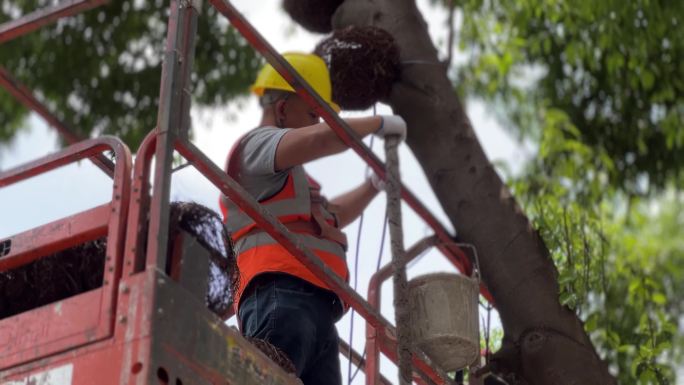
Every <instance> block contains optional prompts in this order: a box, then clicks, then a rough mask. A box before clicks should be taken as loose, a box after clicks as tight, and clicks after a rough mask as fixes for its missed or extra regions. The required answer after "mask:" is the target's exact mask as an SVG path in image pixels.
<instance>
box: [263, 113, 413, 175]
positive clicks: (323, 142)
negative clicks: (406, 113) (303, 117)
mask: <svg viewBox="0 0 684 385" xmlns="http://www.w3.org/2000/svg"><path fill="white" fill-rule="evenodd" d="M345 121H346V122H347V124H348V125H349V127H351V129H352V130H353V131H354V132H355V133H356V134H357V135H358V136H359V137H361V138H363V137H365V136H367V135H368V134H378V135H382V136H384V135H385V134H399V135H402V136H405V135H406V123H404V121H403V120H402V119H401V118H400V117H398V116H391V117H388V116H385V117H382V116H371V117H365V118H349V119H345ZM346 149H347V145H346V144H344V142H343V141H342V140H341V139H340V138H339V137H338V136H337V134H336V133H335V132H334V131H333V130H332V128H330V126H328V124H327V123H318V124H314V125H313V126H307V127H302V128H297V129H294V130H290V131H288V132H287V133H286V134H285V135H283V137H282V138H281V139H280V142H279V143H278V148H277V149H276V154H275V169H276V171H280V170H285V169H287V168H290V167H293V166H297V165H300V164H304V163H307V162H310V161H312V160H315V159H318V158H322V157H324V156H328V155H333V154H337V153H340V152H342V151H344V150H346Z"/></svg>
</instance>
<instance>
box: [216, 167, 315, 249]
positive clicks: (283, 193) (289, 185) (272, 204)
mask: <svg viewBox="0 0 684 385" xmlns="http://www.w3.org/2000/svg"><path fill="white" fill-rule="evenodd" d="M221 203H222V206H223V207H222V211H223V217H224V219H225V221H226V222H225V223H226V226H227V227H228V229H229V230H230V231H231V233H232V237H233V240H238V239H240V238H241V237H242V236H243V235H245V234H247V233H248V232H249V231H251V230H252V229H254V228H255V227H256V224H255V223H254V221H253V220H252V218H250V217H249V216H248V215H247V214H245V213H244V212H242V210H240V208H239V207H237V206H236V205H235V204H234V203H233V202H232V201H230V200H229V199H225V197H224V199H222V200H221ZM259 203H260V204H261V205H262V207H264V208H265V209H266V210H268V211H269V212H270V213H271V214H273V215H275V216H276V217H278V219H279V220H280V221H281V222H283V223H287V222H294V221H309V220H310V219H311V214H310V213H311V197H310V193H309V184H308V179H307V177H306V174H305V172H304V168H303V167H301V166H299V167H293V168H292V169H291V170H290V172H289V173H288V176H287V181H286V182H285V185H284V186H283V188H282V189H281V190H280V191H279V192H278V193H276V194H275V195H274V196H272V197H270V198H268V199H265V200H262V201H259Z"/></svg>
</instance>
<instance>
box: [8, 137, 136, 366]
mask: <svg viewBox="0 0 684 385" xmlns="http://www.w3.org/2000/svg"><path fill="white" fill-rule="evenodd" d="M103 151H112V152H114V154H115V156H116V166H115V168H114V180H113V182H114V184H113V187H112V199H111V201H110V202H109V203H107V204H104V205H101V206H98V207H95V208H93V209H89V210H86V211H83V212H81V213H78V214H75V215H72V216H70V217H67V218H63V219H60V220H58V221H55V222H52V223H48V224H45V225H43V226H40V227H38V228H35V229H32V230H29V231H26V232H23V233H20V234H17V235H14V236H12V237H9V238H8V239H7V240H8V241H9V242H8V245H9V252H8V253H6V254H5V255H4V256H2V257H1V258H0V271H6V270H9V269H13V268H16V267H20V266H24V265H26V264H28V263H30V262H33V261H35V260H37V259H39V258H42V257H44V256H46V255H50V254H52V253H55V252H57V251H60V250H63V249H65V248H68V247H71V246H76V245H78V244H81V243H82V242H84V241H88V240H94V239H97V238H100V237H103V236H106V237H107V249H106V253H105V261H104V277H103V283H102V287H100V288H99V289H98V290H95V291H91V292H87V293H84V294H81V295H78V296H76V297H71V298H69V299H67V300H64V301H62V302H61V303H60V304H59V307H60V309H61V308H62V307H64V311H62V310H59V311H54V312H53V309H52V307H51V306H44V307H41V308H38V309H34V310H32V311H30V312H26V313H21V314H18V315H16V316H13V317H10V318H6V319H3V320H0V339H1V340H2V341H5V342H6V343H5V344H4V347H5V348H4V349H3V351H2V353H1V354H0V357H1V358H2V363H3V365H5V367H3V368H0V369H4V368H6V367H9V366H12V365H13V364H16V363H20V362H24V361H25V360H27V359H28V357H30V359H32V360H33V359H37V358H40V357H44V356H47V355H49V354H53V353H55V352H58V351H63V350H66V349H69V348H73V347H75V346H79V345H83V344H87V343H90V342H93V341H97V340H100V339H103V338H106V337H108V336H110V335H111V333H112V330H113V323H114V317H113V314H115V311H114V309H115V306H116V299H117V281H118V279H119V277H120V271H121V261H122V256H123V248H124V241H125V226H126V221H125V218H126V214H127V212H128V206H129V196H130V173H131V163H132V160H131V153H130V151H129V150H128V148H127V147H126V146H125V145H124V144H123V143H122V142H121V141H120V140H118V139H116V138H112V137H102V138H98V139H91V140H87V141H83V142H80V143H77V144H75V145H72V146H70V147H68V148H66V149H64V150H62V151H60V152H57V153H55V154H51V155H48V156H45V157H42V158H40V159H37V160H35V161H32V162H29V163H27V164H24V165H22V166H19V167H16V168H13V169H10V170H7V171H4V172H0V188H3V187H7V186H10V185H12V184H14V183H18V182H21V181H23V180H26V179H28V178H31V177H34V176H37V175H40V174H43V173H46V172H48V171H51V170H54V169H56V168H58V167H61V166H64V165H67V164H70V163H74V162H77V161H79V160H82V159H87V158H90V157H93V156H94V155H96V154H101V153H102V152H103ZM3 241H4V240H3ZM68 309H71V310H69V311H68ZM48 323H49V328H48V327H46V324H48ZM48 330H49V333H47V331H48ZM24 335H33V337H31V338H24V337H22V336H24Z"/></svg>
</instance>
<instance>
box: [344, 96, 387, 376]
mask: <svg viewBox="0 0 684 385" xmlns="http://www.w3.org/2000/svg"><path fill="white" fill-rule="evenodd" d="M376 115H377V111H376V109H375V104H374V105H373V116H376ZM368 147H369V148H370V150H371V151H372V150H373V136H372V135H371V137H370V143H369V144H368ZM369 169H370V167H369V166H366V171H368V170H369ZM364 213H365V210H364V211H363V212H361V217H360V218H359V228H358V232H357V233H356V251H355V253H356V255H355V256H354V291H356V288H357V285H358V282H359V254H360V250H361V229H362V228H363V216H364ZM384 236H385V235H384V229H383V241H384ZM380 250H381V251H382V248H381V249H380ZM355 313H356V312H355V311H354V309H353V308H352V310H351V317H350V320H349V355H348V357H351V356H352V350H353V349H354V348H353V346H354V345H353V344H354V314H355ZM365 350H366V349H364V354H365ZM351 367H352V362H351V359H349V362H348V365H347V384H348V385H351V382H352V380H353V379H354V377H356V373H358V372H359V368H360V366H357V367H356V372H355V373H354V374H353V375H352V372H351Z"/></svg>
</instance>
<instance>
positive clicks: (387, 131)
mask: <svg viewBox="0 0 684 385" xmlns="http://www.w3.org/2000/svg"><path fill="white" fill-rule="evenodd" d="M381 118H382V123H381V124H380V128H378V130H377V131H375V135H377V136H379V137H382V138H384V137H386V136H388V135H399V139H400V140H401V141H402V142H403V141H404V140H405V139H406V122H405V121H404V119H403V118H402V117H401V116H399V115H382V116H381Z"/></svg>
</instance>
